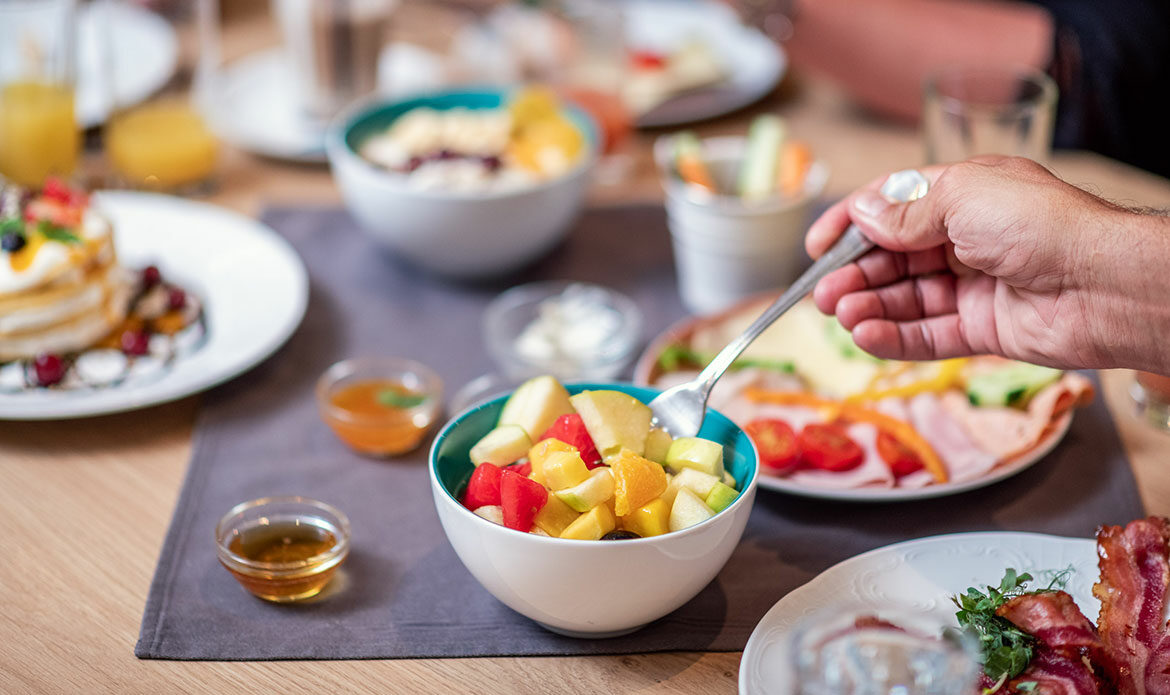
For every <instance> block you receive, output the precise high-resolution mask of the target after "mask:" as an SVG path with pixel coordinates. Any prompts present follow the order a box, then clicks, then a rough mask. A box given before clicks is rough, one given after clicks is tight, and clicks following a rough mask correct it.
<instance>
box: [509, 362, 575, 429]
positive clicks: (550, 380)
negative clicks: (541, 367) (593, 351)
mask: <svg viewBox="0 0 1170 695" xmlns="http://www.w3.org/2000/svg"><path fill="white" fill-rule="evenodd" d="M571 412H573V406H572V404H571V403H569V392H568V391H566V390H565V387H564V386H562V385H561V382H559V381H557V380H556V379H555V378H554V377H551V376H538V377H534V378H532V379H529V380H528V381H525V382H524V383H523V384H520V386H519V387H517V388H516V391H515V392H514V393H513V394H512V396H511V397H510V398H509V399H508V400H507V402H505V403H504V408H503V409H502V410H501V411H500V421H499V422H497V423H496V426H497V427H499V426H502V425H519V426H520V427H523V428H524V431H525V432H527V433H528V438H529V439H530V440H532V441H534V442H535V441H537V440H538V439H540V435H542V434H544V432H545V430H547V429H548V428H549V427H551V426H552V424H553V422H555V421H556V419H557V418H559V417H560V416H562V415H568V414H569V413H571Z"/></svg>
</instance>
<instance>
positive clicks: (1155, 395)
mask: <svg viewBox="0 0 1170 695" xmlns="http://www.w3.org/2000/svg"><path fill="white" fill-rule="evenodd" d="M1130 395H1131V396H1132V397H1133V399H1134V402H1135V403H1137V407H1138V412H1139V414H1140V415H1141V416H1142V419H1143V420H1145V421H1146V422H1148V423H1150V424H1151V425H1153V426H1154V427H1156V428H1158V429H1160V430H1165V431H1167V432H1170V376H1162V375H1160V374H1153V373H1151V372H1137V373H1136V374H1134V380H1133V384H1131V385H1130Z"/></svg>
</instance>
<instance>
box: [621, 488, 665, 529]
mask: <svg viewBox="0 0 1170 695" xmlns="http://www.w3.org/2000/svg"><path fill="white" fill-rule="evenodd" d="M622 528H624V529H626V530H627V531H633V532H634V533H636V534H638V535H639V536H641V537H643V538H647V537H649V536H661V535H662V534H664V533H666V532H667V531H669V530H670V505H669V504H667V502H666V500H664V499H662V498H661V497H659V498H658V499H656V500H654V501H653V502H650V503H649V504H647V505H645V506H643V507H639V508H637V509H635V510H634V511H633V512H632V513H630V514H628V515H626V516H623V517H622Z"/></svg>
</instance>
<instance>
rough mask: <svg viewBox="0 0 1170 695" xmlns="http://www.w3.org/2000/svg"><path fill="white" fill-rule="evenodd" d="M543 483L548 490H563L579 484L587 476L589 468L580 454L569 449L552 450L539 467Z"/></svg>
mask: <svg viewBox="0 0 1170 695" xmlns="http://www.w3.org/2000/svg"><path fill="white" fill-rule="evenodd" d="M540 470H541V472H542V473H543V474H544V484H545V486H547V487H548V488H549V489H550V490H564V489H565V488H569V487H573V486H574V485H580V484H581V483H583V482H585V479H586V478H588V477H589V469H588V468H587V467H586V466H585V462H584V461H582V460H581V455H580V454H578V453H576V452H570V451H554V452H553V453H551V454H549V455H548V458H546V459H545V460H544V463H543V464H542V465H541V467H540Z"/></svg>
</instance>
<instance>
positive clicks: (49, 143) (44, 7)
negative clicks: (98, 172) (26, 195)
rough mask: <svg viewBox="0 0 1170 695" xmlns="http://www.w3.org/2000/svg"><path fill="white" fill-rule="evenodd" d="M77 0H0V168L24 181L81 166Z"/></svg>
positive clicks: (64, 173) (34, 182) (7, 175)
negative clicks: (76, 100)
mask: <svg viewBox="0 0 1170 695" xmlns="http://www.w3.org/2000/svg"><path fill="white" fill-rule="evenodd" d="M76 24H77V3H76V1H75V0H0V175H2V176H4V177H5V178H7V179H9V180H11V181H14V182H16V183H18V184H22V185H25V186H39V185H40V184H41V183H42V182H43V181H44V179H45V177H46V176H50V175H57V176H68V175H70V174H72V173H73V170H74V169H75V168H76V167H77V161H78V158H79V155H80V152H81V131H80V129H79V128H78V126H77V121H76V118H75V105H74V93H73V87H74V81H75V78H76V65H77V55H76V50H77V27H76Z"/></svg>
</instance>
